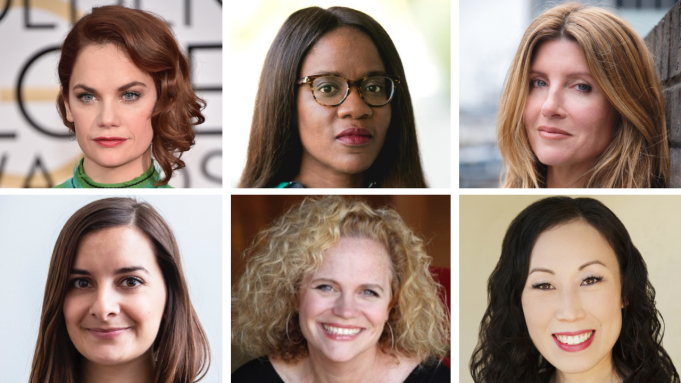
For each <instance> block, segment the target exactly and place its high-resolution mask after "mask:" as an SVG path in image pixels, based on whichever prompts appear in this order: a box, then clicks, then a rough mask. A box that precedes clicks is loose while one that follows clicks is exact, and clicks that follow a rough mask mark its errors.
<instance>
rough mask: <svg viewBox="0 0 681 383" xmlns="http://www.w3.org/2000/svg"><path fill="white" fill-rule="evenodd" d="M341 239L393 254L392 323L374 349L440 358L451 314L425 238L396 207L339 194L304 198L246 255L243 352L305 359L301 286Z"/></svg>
mask: <svg viewBox="0 0 681 383" xmlns="http://www.w3.org/2000/svg"><path fill="white" fill-rule="evenodd" d="M342 236H345V237H355V238H357V237H361V238H368V239H371V240H374V241H376V242H378V243H381V244H383V246H385V248H386V249H387V250H388V254H389V255H390V261H391V269H392V278H391V290H392V300H391V303H390V307H391V310H390V314H389V318H388V322H387V324H389V325H390V326H384V329H383V333H382V334H381V336H380V338H379V340H378V346H379V348H380V349H381V350H382V351H383V352H385V353H386V354H390V355H395V356H396V355H397V354H399V355H403V356H407V357H414V358H418V359H419V360H420V361H433V360H436V359H441V358H443V357H445V356H446V354H447V352H448V351H449V318H448V314H447V312H446V310H445V308H444V305H443V304H442V302H441V300H440V297H439V292H438V284H437V283H436V282H435V280H434V279H433V277H432V275H431V274H430V272H429V270H428V266H429V265H430V262H431V257H430V256H428V254H426V251H425V248H424V243H423V241H422V240H421V239H420V238H419V237H417V236H416V235H415V234H414V233H413V232H412V231H411V230H410V229H409V227H407V225H406V224H405V223H404V222H403V221H402V218H401V217H400V216H399V215H398V214H397V213H396V212H395V211H393V210H391V209H388V208H381V209H373V208H371V207H370V206H368V205H367V204H366V203H364V202H361V201H352V200H347V199H345V198H342V197H338V196H326V197H321V198H307V199H305V200H304V201H303V202H302V203H300V204H299V205H297V206H294V207H293V208H291V209H290V210H289V211H288V212H287V213H286V214H284V215H283V216H282V217H281V218H279V220H278V221H276V222H275V223H274V225H272V226H271V227H270V228H268V229H266V230H264V231H262V232H261V233H260V234H259V235H258V236H257V237H256V239H255V240H254V242H253V244H252V245H251V247H250V248H249V249H247V250H246V251H245V252H244V257H245V258H247V263H246V268H245V271H244V273H243V275H242V276H241V278H240V279H239V281H238V283H237V284H236V285H235V286H234V287H233V288H232V343H233V344H234V345H237V346H238V347H240V348H241V350H242V351H243V352H245V353H247V354H250V355H254V356H261V355H269V356H270V357H272V358H275V359H281V360H283V361H284V362H287V363H292V362H296V361H298V360H300V359H301V358H303V357H305V356H307V355H308V348H307V342H306V340H305V338H304V337H303V334H302V332H301V329H300V323H299V320H298V313H297V310H298V303H299V301H298V298H299V290H300V287H301V284H302V283H303V280H304V278H305V276H308V275H311V274H312V273H314V272H315V271H316V270H317V269H318V268H319V267H320V266H321V264H322V261H323V258H324V252H325V251H326V250H328V249H329V248H331V247H333V246H334V245H335V244H336V243H338V241H339V239H340V238H341V237H342ZM389 328H392V331H394V334H391V331H390V330H389ZM393 336H394V341H393ZM393 342H394V344H393Z"/></svg>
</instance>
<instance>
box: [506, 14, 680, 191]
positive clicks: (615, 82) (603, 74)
mask: <svg viewBox="0 0 681 383" xmlns="http://www.w3.org/2000/svg"><path fill="white" fill-rule="evenodd" d="M560 39H568V40H570V41H574V42H576V43H577V44H579V46H580V47H581V48H582V50H583V52H584V55H585V56H586V61H587V64H588V66H589V70H590V71H591V75H592V76H593V77H594V78H595V79H596V82H597V84H598V86H599V87H600V88H601V89H602V90H603V92H604V93H605V96H606V97H607V99H608V101H609V102H610V104H612V106H613V107H614V108H615V109H616V110H617V112H618V114H619V118H618V123H617V125H616V126H615V127H614V129H613V137H612V140H611V141H610V144H609V145H608V147H607V148H606V149H605V151H604V152H603V153H602V154H601V155H600V156H599V157H598V159H597V161H596V163H595V164H594V166H593V167H592V168H591V170H589V171H588V172H587V173H586V174H584V175H583V176H582V179H583V180H584V187H611V188H612V187H616V188H624V187H628V188H629V187H638V188H643V187H668V186H669V173H670V164H669V147H668V144H667V128H666V121H665V112H664V99H663V97H662V90H661V87H660V82H659V80H658V78H657V74H656V73H655V65H654V63H653V60H652V58H651V54H650V52H649V51H648V48H647V47H646V45H645V43H644V42H643V40H642V39H641V38H640V37H639V36H638V35H637V34H636V32H635V31H634V30H633V29H632V28H631V27H630V26H629V25H628V24H627V23H626V22H625V21H624V20H623V19H621V18H620V17H618V16H616V15H614V14H612V13H610V12H609V11H607V10H605V9H602V8H597V7H584V6H582V5H581V4H579V3H567V4H563V5H559V6H556V7H554V8H551V9H549V10H547V11H546V12H544V13H542V14H541V15H540V16H539V17H537V18H536V19H535V20H534V21H533V22H532V24H530V26H529V27H528V28H527V31H525V35H524V36H523V38H522V40H521V42H520V46H519V47H518V51H517V52H516V55H515V58H514V59H513V64H512V65H511V68H510V70H509V73H508V79H507V81H506V88H505V90H504V92H503V94H502V96H501V102H500V105H499V111H498V114H497V139H498V145H499V151H500V152H501V156H502V158H503V161H504V168H505V173H506V175H505V179H504V180H503V181H502V185H503V186H504V187H535V188H536V187H545V186H546V166H545V165H543V164H541V163H540V162H539V160H538V159H537V156H536V155H535V154H534V152H533V151H532V148H531V147H530V144H529V140H528V137H527V131H526V129H525V126H524V123H523V117H524V111H525V103H526V101H527V95H528V92H529V88H530V78H529V71H530V65H531V62H532V57H533V53H534V52H535V49H536V48H537V47H539V45H540V44H541V43H543V42H545V41H549V40H560ZM502 177H503V175H502Z"/></svg>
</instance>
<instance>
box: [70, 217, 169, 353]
mask: <svg viewBox="0 0 681 383" xmlns="http://www.w3.org/2000/svg"><path fill="white" fill-rule="evenodd" d="M69 279H70V280H69V285H70V288H69V290H68V293H67V294H66V298H65V300H64V319H65V321H66V330H67V331H68V334H69V337H70V338H71V341H72V342H73V345H74V346H75V347H76V349H77V350H78V352H80V353H81V354H82V355H83V356H84V357H85V359H86V360H87V361H89V362H91V363H95V364H98V365H117V364H121V363H127V362H131V361H133V360H136V359H137V358H140V357H141V356H142V355H144V354H145V353H147V352H151V345H152V344H153V342H154V340H155V339H156V335H157V334H158V329H159V326H160V323H161V318H162V317H163V311H164V308H165V302H166V286H165V281H164V279H163V275H162V274H161V270H160V268H159V266H158V264H157V263H156V257H155V255H154V250H153V248H152V245H151V242H150V241H149V240H148V239H147V237H145V236H144V235H143V234H140V232H138V231H137V230H135V229H132V228H130V227H127V226H118V227H113V228H107V229H103V230H98V231H95V232H93V233H90V234H87V235H86V236H85V237H83V238H82V240H81V241H80V244H79V246H78V252H77V254H76V259H75V263H74V265H73V269H72V270H71V274H70V277H69Z"/></svg>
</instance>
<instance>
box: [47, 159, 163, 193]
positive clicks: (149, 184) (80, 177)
mask: <svg viewBox="0 0 681 383" xmlns="http://www.w3.org/2000/svg"><path fill="white" fill-rule="evenodd" d="M159 179H161V176H160V175H159V174H158V171H157V170H156V167H155V166H154V160H153V159H152V160H151V166H150V167H149V170H147V171H146V172H144V174H142V175H141V176H139V177H137V178H135V179H133V180H130V181H127V182H121V183H117V184H101V183H99V182H95V181H93V180H92V178H90V177H88V176H87V175H86V174H85V172H84V171H83V160H82V159H81V160H80V161H78V162H77V163H76V166H75V167H74V168H73V178H69V179H68V180H66V182H64V183H63V184H59V185H57V186H54V187H55V188H61V189H82V188H84V189H92V188H98V189H113V188H145V189H150V188H172V186H170V185H168V184H166V185H160V186H156V185H154V182H155V181H158V180H159Z"/></svg>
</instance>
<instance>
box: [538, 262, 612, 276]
mask: <svg viewBox="0 0 681 383" xmlns="http://www.w3.org/2000/svg"><path fill="white" fill-rule="evenodd" d="M591 265H601V266H603V267H607V266H605V265H604V264H603V262H601V261H598V260H596V261H591V262H587V263H585V264H583V265H581V266H579V270H582V269H583V268H585V267H587V266H591ZM535 271H543V272H545V273H549V274H553V275H556V273H554V272H553V271H552V270H549V269H544V268H541V267H536V268H534V269H532V270H530V272H529V273H527V275H530V274H532V273H534V272H535Z"/></svg>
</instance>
